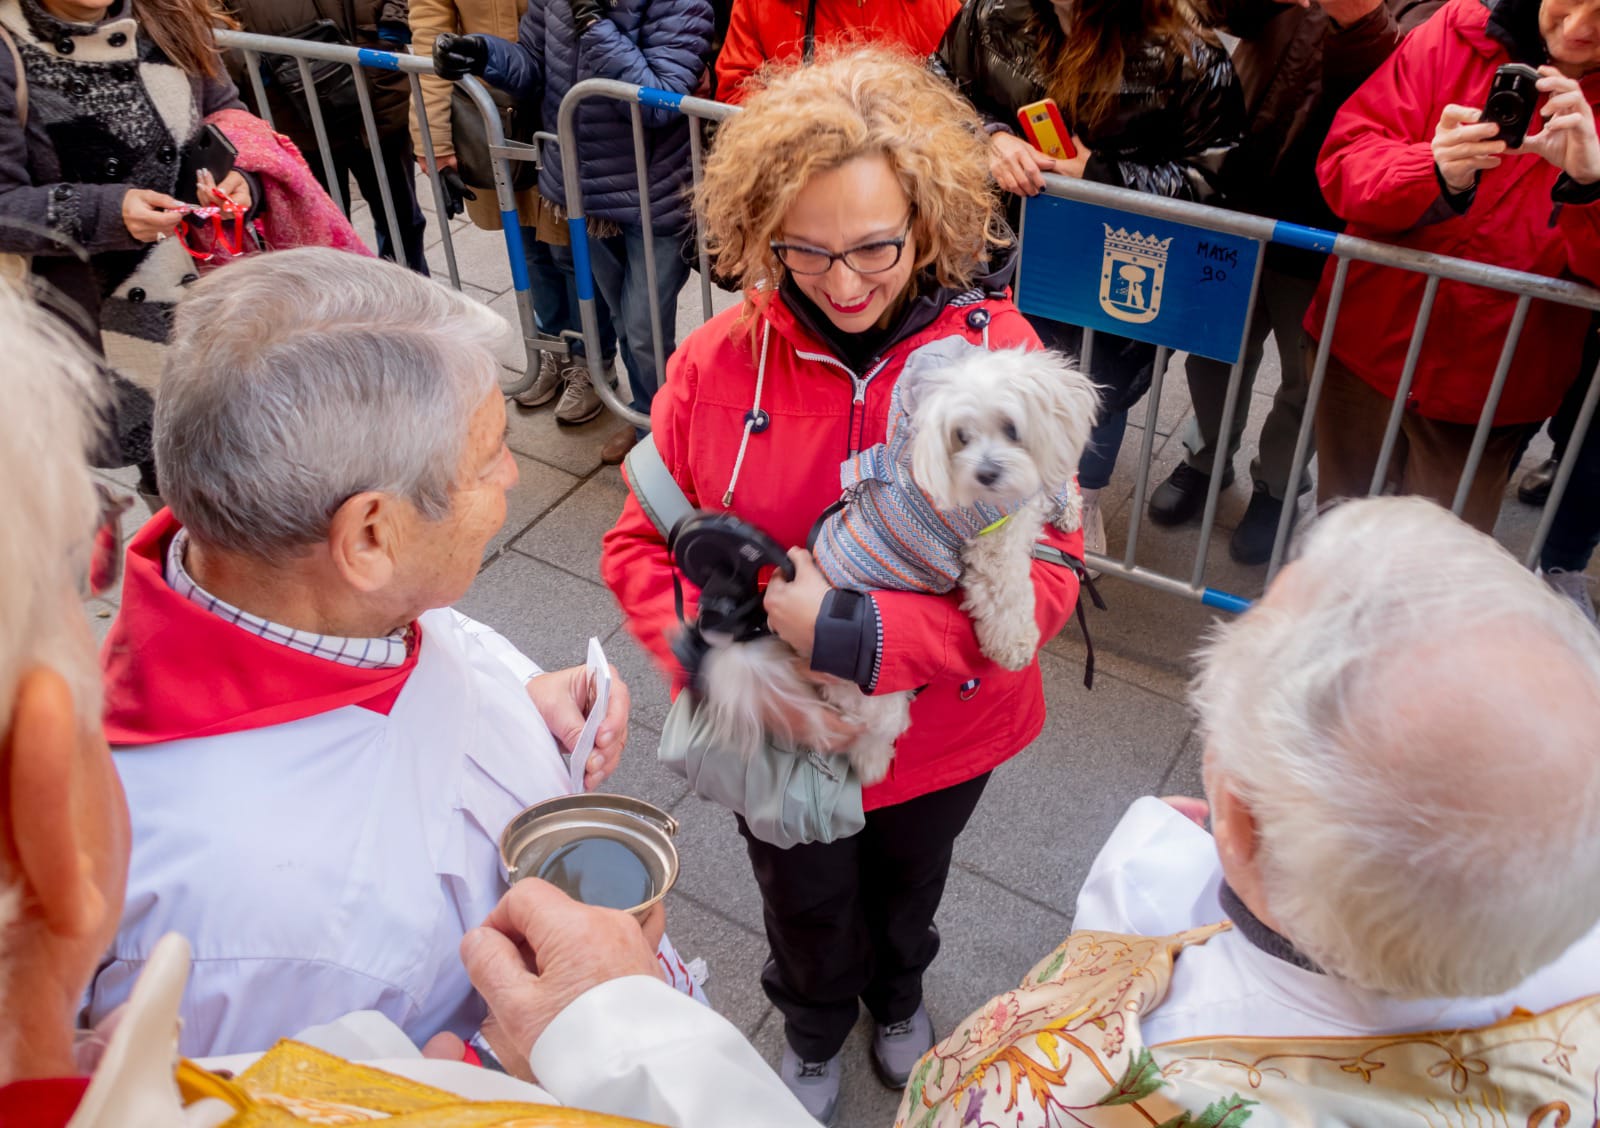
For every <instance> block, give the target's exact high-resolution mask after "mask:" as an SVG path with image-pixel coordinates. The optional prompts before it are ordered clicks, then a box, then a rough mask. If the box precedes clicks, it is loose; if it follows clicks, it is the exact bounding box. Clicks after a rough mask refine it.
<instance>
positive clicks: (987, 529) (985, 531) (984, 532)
mask: <svg viewBox="0 0 1600 1128" xmlns="http://www.w3.org/2000/svg"><path fill="white" fill-rule="evenodd" d="M1009 520H1011V514H1009V513H1007V514H1006V515H1005V516H1004V517H1002V518H1000V520H998V521H991V522H989V523H988V524H987V525H985V526H984V527H983V528H981V529H979V530H978V535H979V536H980V537H986V536H988V535H989V534H990V533H992V532H994V531H995V530H996V529H998V528H999V527H1000V526H1001V525H1004V524H1005V523H1006V522H1007V521H1009Z"/></svg>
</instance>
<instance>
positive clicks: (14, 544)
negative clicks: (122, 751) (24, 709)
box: [0, 283, 106, 1063]
mask: <svg viewBox="0 0 1600 1128" xmlns="http://www.w3.org/2000/svg"><path fill="white" fill-rule="evenodd" d="M0 341H4V342H5V348H6V359H5V373H6V375H5V385H6V409H5V410H4V411H0V481H4V482H7V483H8V484H9V485H10V504H11V509H12V517H11V519H10V522H9V528H8V529H7V530H6V535H5V536H0V737H3V736H4V734H5V733H6V732H8V731H9V730H10V728H11V722H12V716H13V711H14V709H15V707H16V696H17V684H18V683H19V682H20V681H21V679H22V675H23V674H24V673H26V672H27V671H28V670H31V669H34V668H36V667H40V666H43V667H47V668H49V669H51V670H54V671H55V672H56V673H57V674H59V675H60V676H61V677H62V678H64V679H65V680H66V682H67V684H68V686H69V687H70V688H71V690H72V699H73V703H74V704H75V705H76V706H77V711H78V722H79V725H80V726H81V727H82V728H83V730H84V731H85V732H92V731H95V730H97V729H98V728H99V725H100V700H101V698H100V667H99V665H98V663H96V661H95V655H94V640H93V636H92V635H91V634H90V632H89V627H88V624H87V623H86V622H84V621H83V617H82V612H81V611H80V610H79V608H78V605H77V604H78V592H77V587H76V584H77V581H78V580H79V579H81V578H82V577H84V576H86V575H87V574H88V569H89V563H90V552H91V545H92V541H93V537H94V529H95V519H96V516H97V514H98V512H99V506H98V502H97V498H96V494H95V489H94V479H93V477H92V476H91V475H90V473H89V465H88V461H87V458H86V454H87V452H88V451H89V450H90V449H91V448H92V447H93V446H94V445H95V444H96V440H97V439H98V438H99V437H100V432H101V425H102V417H101V415H100V413H99V409H100V407H101V406H102V405H103V404H104V402H105V398H106V395H105V385H104V384H103V383H102V381H101V380H100V378H99V376H98V374H97V373H96V371H95V366H94V362H93V361H92V360H90V359H89V357H88V356H87V354H86V353H85V352H84V350H83V347H82V345H81V344H79V342H78V340H77V339H76V338H75V337H73V336H71V335H70V334H69V333H68V332H66V331H65V329H64V328H63V327H62V326H61V324H60V323H58V322H57V321H56V320H55V319H54V318H53V317H51V316H50V315H48V314H46V313H45V312H44V311H42V310H40V309H39V308H38V307H37V306H35V305H34V304H33V303H32V302H30V301H28V300H27V299H26V298H25V297H23V296H22V294H21V293H20V292H19V291H18V290H16V289H15V288H14V287H13V286H11V285H9V284H5V283H0ZM21 908H22V898H21V891H20V889H19V887H18V886H17V884H16V881H15V878H14V876H13V875H11V874H8V873H6V872H4V870H0V965H3V964H4V962H5V960H6V959H7V956H8V952H7V948H8V940H9V937H8V936H7V930H8V929H9V927H10V925H11V924H12V923H13V922H14V921H15V920H16V918H17V916H18V914H19V913H20V912H21ZM5 985H6V976H5V974H4V968H3V966H0V995H3V992H4V989H5ZM5 1009H6V1008H5V1000H4V998H3V997H0V1014H3V1013H5ZM6 1025H9V1024H0V1063H4V1062H5V1061H6V1060H8V1058H9V1056H10V1047H11V1045H12V1043H13V1040H14V1039H15V1038H16V1037H18V1036H19V1035H20V1032H18V1031H15V1030H7V1029H4V1028H3V1026H6Z"/></svg>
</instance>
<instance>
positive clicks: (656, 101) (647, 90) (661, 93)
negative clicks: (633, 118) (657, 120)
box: [639, 86, 683, 110]
mask: <svg viewBox="0 0 1600 1128" xmlns="http://www.w3.org/2000/svg"><path fill="white" fill-rule="evenodd" d="M639 104H640V105H641V106H648V107H649V108H650V109H652V110H676V109H680V108H681V107H682V106H683V95H682V94H674V93H673V92H672V91H670V90H655V89H653V88H651V87H649V86H641V87H639Z"/></svg>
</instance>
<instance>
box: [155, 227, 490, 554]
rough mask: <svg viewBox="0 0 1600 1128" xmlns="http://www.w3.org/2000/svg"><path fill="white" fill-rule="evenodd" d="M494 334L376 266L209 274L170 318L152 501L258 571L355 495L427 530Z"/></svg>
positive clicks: (447, 485) (400, 272)
mask: <svg viewBox="0 0 1600 1128" xmlns="http://www.w3.org/2000/svg"><path fill="white" fill-rule="evenodd" d="M505 332H506V326H505V323H504V322H503V321H501V319H500V318H499V317H498V316H497V315H496V314H494V313H493V312H492V311H490V310H489V309H488V308H487V307H486V306H484V305H482V304H480V303H478V302H475V301H473V300H472V299H470V298H467V297H464V296H463V295H461V294H458V293H456V292H455V291H453V290H450V289H448V288H447V287H445V286H443V285H440V284H439V283H436V282H432V281H429V280H428V279H425V278H422V277H421V276H419V275H417V274H414V273H412V272H411V271H409V270H406V269H404V268H402V267H399V266H395V265H392V264H389V263H385V262H381V261H379V260H377V259H370V258H365V257H361V256H356V255H350V254H345V253H341V252H338V251H332V250H328V249H324V248H304V249H299V250H291V251H280V252H275V253H272V254H266V255H258V256H255V257H253V258H249V259H246V260H244V261H242V262H239V263H236V264H234V265H232V266H229V267H227V268H225V269H223V270H219V271H217V272H216V273H214V274H212V275H210V276H208V277H206V278H204V279H202V280H201V281H200V282H199V283H198V284H196V285H195V286H194V288H193V292H192V293H191V294H190V295H189V297H188V298H187V299H186V300H185V301H184V302H183V303H182V304H181V305H180V306H179V307H178V314H177V322H176V326H175V329H174V333H173V341H172V345H171V346H170V347H169V349H168V350H167V358H166V364H165V368H164V370H163V373H162V378H161V387H160V390H159V392H158V394H157V397H156V416H155V451H156V470H157V476H158V478H159V480H160V484H161V494H162V497H163V499H164V500H165V501H166V502H167V504H168V505H169V506H170V507H171V508H172V512H173V514H174V515H175V516H176V517H177V518H178V520H180V521H182V522H183V524H184V525H185V527H187V528H188V529H189V531H190V534H191V535H192V536H194V537H195V538H197V539H198V540H200V541H201V542H203V543H205V544H207V545H210V546H213V547H216V548H220V549H225V550H230V551H234V552H240V553H245V554H249V555H253V556H258V557H262V558H266V559H282V558H283V557H285V556H287V555H291V554H293V553H295V552H297V551H299V550H301V549H303V548H304V547H306V546H308V545H311V544H315V543H317V542H319V541H321V540H323V539H324V538H325V537H326V536H327V533H328V527H329V522H330V521H331V520H332V517H333V514H334V513H335V512H336V511H337V510H338V508H339V506H340V505H342V504H344V502H345V501H347V500H348V499H349V498H350V497H352V496H353V495H355V494H358V493H361V492H363V491H366V490H377V491H381V492H383V493H388V494H393V495H395V496H397V497H400V498H404V499H406V500H407V501H409V502H411V503H412V504H413V505H415V506H416V508H417V509H418V510H419V511H420V512H421V513H422V515H423V516H424V517H426V518H428V519H429V520H438V519H439V518H442V517H444V516H445V515H446V514H448V513H449V511H450V490H451V487H452V485H453V484H454V482H455V477H456V473H457V469H458V466H459V463H460V460H461V456H462V452H463V449H464V447H465V444H466V440H467V421H468V419H469V418H470V417H471V415H472V412H473V410H474V409H475V408H476V407H477V405H478V404H479V402H480V401H481V400H482V399H483V397H484V396H485V395H487V394H488V393H489V392H490V391H491V390H492V389H493V388H494V387H495V383H496V380H497V372H498V366H497V362H496V360H495V345H496V343H497V341H498V339H499V338H500V337H501V335H502V334H504V333H505Z"/></svg>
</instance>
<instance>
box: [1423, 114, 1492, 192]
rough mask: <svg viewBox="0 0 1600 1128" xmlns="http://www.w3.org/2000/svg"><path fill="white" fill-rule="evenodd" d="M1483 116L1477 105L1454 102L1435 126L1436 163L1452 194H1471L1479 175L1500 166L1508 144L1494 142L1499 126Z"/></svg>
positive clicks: (1434, 155) (1434, 159)
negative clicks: (1501, 157) (1462, 104)
mask: <svg viewBox="0 0 1600 1128" xmlns="http://www.w3.org/2000/svg"><path fill="white" fill-rule="evenodd" d="M1482 117H1483V111H1482V110H1480V109H1478V108H1477V107H1476V106H1458V105H1455V104H1454V103H1452V104H1451V105H1448V106H1446V107H1445V108H1444V112H1443V113H1441V114H1440V115H1439V124H1438V125H1437V126H1435V127H1434V131H1433V144H1432V148H1433V163H1434V164H1435V165H1436V166H1438V169H1439V176H1440V177H1441V178H1442V179H1443V180H1444V182H1445V184H1446V185H1448V186H1449V188H1450V190H1451V191H1453V192H1467V191H1470V190H1471V189H1472V187H1473V185H1475V184H1476V183H1477V182H1478V173H1480V172H1482V171H1484V170H1486V169H1491V168H1495V167H1497V166H1498V165H1499V164H1500V154H1502V153H1504V152H1505V151H1506V143H1505V142H1504V141H1498V140H1495V135H1496V134H1497V133H1498V132H1499V131H1500V127H1499V126H1498V125H1497V124H1495V123H1494V122H1492V121H1483V120H1481V119H1482Z"/></svg>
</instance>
